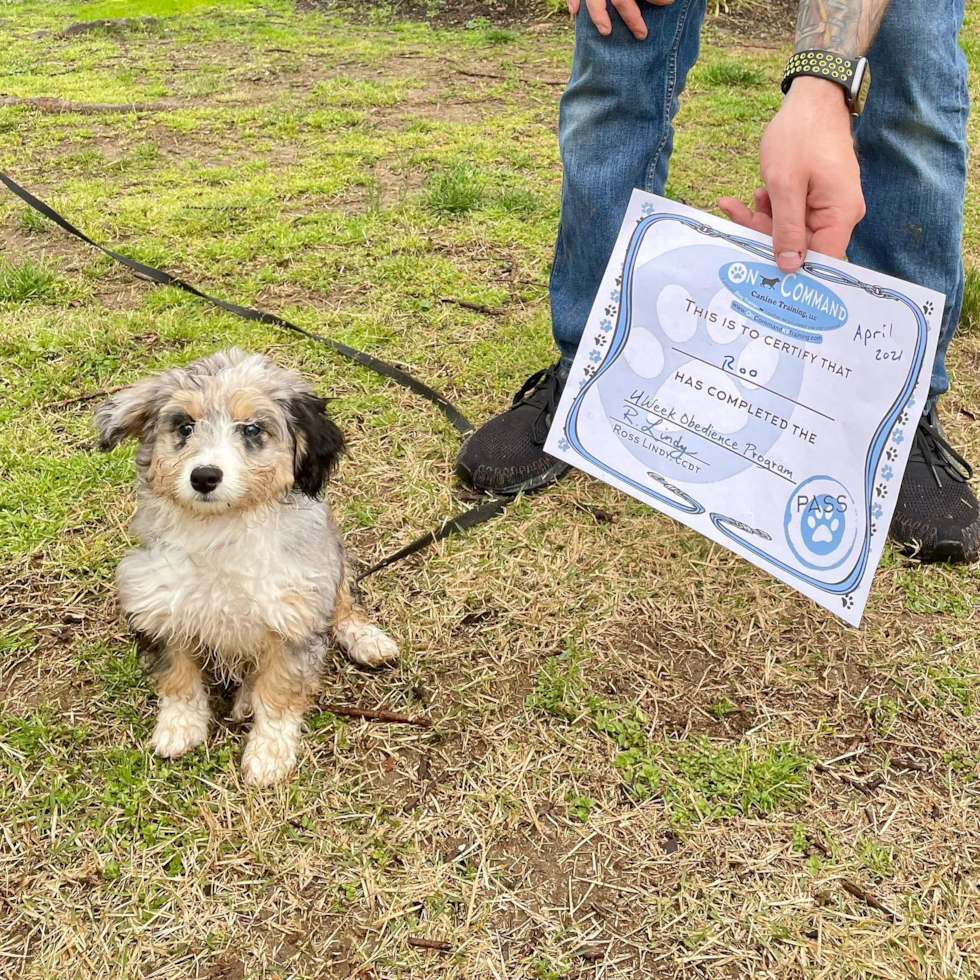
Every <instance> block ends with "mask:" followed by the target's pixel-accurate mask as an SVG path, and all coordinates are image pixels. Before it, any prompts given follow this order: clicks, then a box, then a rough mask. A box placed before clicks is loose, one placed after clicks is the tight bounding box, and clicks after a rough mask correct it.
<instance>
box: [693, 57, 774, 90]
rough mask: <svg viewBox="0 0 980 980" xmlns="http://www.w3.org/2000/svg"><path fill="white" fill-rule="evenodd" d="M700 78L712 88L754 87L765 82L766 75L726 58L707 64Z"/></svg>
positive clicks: (749, 66) (742, 63) (756, 69)
mask: <svg viewBox="0 0 980 980" xmlns="http://www.w3.org/2000/svg"><path fill="white" fill-rule="evenodd" d="M700 78H701V80H702V81H703V82H704V83H706V84H708V85H711V86H714V87H721V86H736V85H738V86H745V85H751V86H755V85H762V84H764V83H765V81H766V75H765V73H764V72H763V71H761V70H760V69H758V68H754V67H753V66H751V65H746V64H745V63H744V62H741V61H732V60H730V59H727V58H726V59H725V60H723V61H715V62H714V63H713V64H709V65H708V66H707V67H706V68H704V69H703V71H701V72H700Z"/></svg>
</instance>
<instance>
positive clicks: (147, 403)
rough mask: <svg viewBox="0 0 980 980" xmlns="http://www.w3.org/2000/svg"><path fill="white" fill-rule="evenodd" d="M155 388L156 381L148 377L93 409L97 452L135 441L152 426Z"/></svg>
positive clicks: (156, 388) (154, 415) (157, 385)
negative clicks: (97, 442)
mask: <svg viewBox="0 0 980 980" xmlns="http://www.w3.org/2000/svg"><path fill="white" fill-rule="evenodd" d="M158 387H159V384H158V381H157V379H156V378H148V379H147V380H146V381H140V382H138V383H137V384H134V385H131V386H130V387H128V388H123V390H122V391H120V392H117V393H116V394H115V395H113V396H112V397H111V398H108V399H106V401H104V402H103V403H102V404H101V405H100V406H99V407H98V408H97V409H96V410H95V427H96V428H97V429H98V430H99V449H101V450H102V451H103V452H107V451H108V450H110V449H112V448H113V447H114V446H118V445H119V443H121V442H122V441H123V439H128V438H134V439H138V438H140V437H141V436H142V435H143V433H144V432H146V431H147V430H148V429H149V428H150V427H151V426H152V424H153V421H154V419H155V418H156V413H157V409H158V408H159V400H158V398H157V397H156V396H157V392H158Z"/></svg>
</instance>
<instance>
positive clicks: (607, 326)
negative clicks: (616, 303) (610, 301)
mask: <svg viewBox="0 0 980 980" xmlns="http://www.w3.org/2000/svg"><path fill="white" fill-rule="evenodd" d="M599 329H600V330H601V331H603V333H609V331H610V330H612V320H603V321H602V322H601V323H600V324H599Z"/></svg>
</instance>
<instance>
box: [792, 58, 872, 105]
mask: <svg viewBox="0 0 980 980" xmlns="http://www.w3.org/2000/svg"><path fill="white" fill-rule="evenodd" d="M866 66H867V62H866V61H865V59H863V58H856V59H851V58H845V57H844V56H843V55H839V54H834V53H833V52H832V51H819V50H815V51H797V53H796V54H794V55H793V57H792V58H790V59H789V63H788V64H787V65H786V71H785V72H784V73H783V81H782V85H781V88H782V90H783V95H785V94H786V93H787V92H788V91H789V87H790V84H791V83H792V81H793V79H794V78H798V77H799V76H800V75H810V76H812V77H814V78H825V79H827V81H830V82H836V83H837V84H838V85H840V86H841V87H842V88H843V89H844V91H845V92H846V93H847V105H848V107H849V108H850V109H851V111H852V112H855V111H860V108H859V107H856V105H855V99H856V96H857V93H858V89H859V88H861V87H862V86H861V82H862V81H863V79H860V78H858V76H859V74H860V75H863V74H865V69H866ZM856 80H857V85H855V81H856ZM862 106H863V103H862Z"/></svg>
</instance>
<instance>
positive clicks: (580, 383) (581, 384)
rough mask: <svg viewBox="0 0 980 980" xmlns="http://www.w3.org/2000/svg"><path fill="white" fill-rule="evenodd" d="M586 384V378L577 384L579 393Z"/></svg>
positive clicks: (587, 380)
mask: <svg viewBox="0 0 980 980" xmlns="http://www.w3.org/2000/svg"><path fill="white" fill-rule="evenodd" d="M588 383H589V379H588V378H582V380H581V381H580V382H579V383H578V390H579V391H581V390H582V389H583V388H584V387H585V386H586V385H587V384H588Z"/></svg>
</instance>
